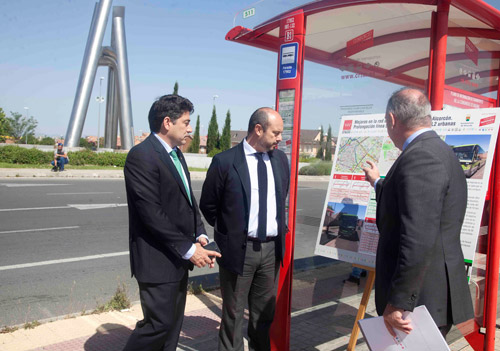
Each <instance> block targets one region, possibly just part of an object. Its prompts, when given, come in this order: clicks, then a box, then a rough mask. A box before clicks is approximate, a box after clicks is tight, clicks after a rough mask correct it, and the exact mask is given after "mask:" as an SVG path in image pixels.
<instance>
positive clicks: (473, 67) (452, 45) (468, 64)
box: [446, 21, 500, 107]
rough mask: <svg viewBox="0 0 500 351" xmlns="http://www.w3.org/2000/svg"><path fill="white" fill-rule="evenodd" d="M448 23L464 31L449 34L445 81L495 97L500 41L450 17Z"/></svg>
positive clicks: (466, 89)
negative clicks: (455, 34) (466, 26)
mask: <svg viewBox="0 0 500 351" xmlns="http://www.w3.org/2000/svg"><path fill="white" fill-rule="evenodd" d="M449 26H450V27H457V28H459V29H460V30H461V31H462V33H463V34H462V35H461V36H448V45H447V59H446V84H447V85H449V86H451V87H454V88H458V89H461V90H464V91H467V92H471V93H476V94H479V95H484V96H487V97H491V98H494V99H496V89H497V87H498V69H499V64H500V61H499V59H498V58H494V55H495V54H497V55H498V53H499V52H500V41H499V40H492V39H487V38H481V37H480V36H479V35H478V34H477V33H476V32H474V30H471V29H468V28H464V27H461V26H460V25H459V24H458V23H454V22H452V21H450V23H449ZM490 89H493V91H492V92H489V90H490ZM472 107H483V106H472Z"/></svg>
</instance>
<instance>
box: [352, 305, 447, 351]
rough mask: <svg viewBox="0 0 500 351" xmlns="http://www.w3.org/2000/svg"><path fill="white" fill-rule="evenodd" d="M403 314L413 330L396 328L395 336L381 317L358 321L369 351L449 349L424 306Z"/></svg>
mask: <svg viewBox="0 0 500 351" xmlns="http://www.w3.org/2000/svg"><path fill="white" fill-rule="evenodd" d="M405 314H406V315H405V317H404V319H408V318H409V319H410V320H411V324H412V327H413V330H412V331H411V333H410V334H405V333H403V332H401V331H399V330H396V334H397V337H396V338H393V337H392V336H391V334H389V332H388V331H387V328H386V327H385V324H384V319H383V317H375V318H366V319H362V320H360V321H358V323H359V327H360V328H361V332H362V333H363V336H364V337H365V340H366V343H367V344H368V347H369V348H370V350H371V351H399V350H404V351H450V348H449V347H448V344H447V343H446V340H445V339H444V338H443V335H442V334H441V332H440V331H439V329H438V327H437V326H436V323H434V320H433V319H432V317H431V315H430V314H429V311H427V308H426V307H425V306H418V307H416V308H415V309H414V310H413V312H406V313H405Z"/></svg>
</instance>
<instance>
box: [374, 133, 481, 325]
mask: <svg viewBox="0 0 500 351" xmlns="http://www.w3.org/2000/svg"><path fill="white" fill-rule="evenodd" d="M376 193H377V227H378V230H379V232H380V238H379V243H378V249H377V260H376V278H375V302H376V307H377V312H378V314H379V315H382V314H383V312H384V309H385V307H386V305H387V304H388V303H390V304H391V305H393V306H395V307H398V308H402V309H404V310H408V311H412V310H413V308H414V307H416V306H419V305H425V306H426V307H427V309H428V310H429V312H430V314H431V315H432V317H433V318H434V320H435V322H436V324H437V325H438V326H443V325H447V324H452V323H453V324H457V323H460V322H463V321H465V320H468V319H470V318H472V317H473V310H472V302H471V298H470V293H469V289H468V285H467V280H466V273H465V266H464V257H463V253H462V249H461V246H460V230H461V227H462V223H463V220H464V215H465V209H466V206H467V183H466V180H465V176H464V173H463V170H462V168H461V166H460V164H459V162H458V160H457V158H456V156H455V154H454V153H453V151H452V149H451V148H450V146H448V145H447V144H446V143H445V142H443V141H442V140H441V138H439V136H438V135H437V134H436V133H435V132H434V131H428V132H425V133H423V134H421V135H419V136H418V137H417V138H416V139H415V140H413V141H412V142H411V143H410V144H409V145H408V147H407V148H406V149H405V150H404V152H403V153H402V154H401V155H400V156H399V158H398V159H397V160H396V162H395V163H394V165H393V166H392V168H391V169H390V170H389V172H388V174H387V176H386V178H385V179H384V180H381V181H379V182H378V184H377V189H376Z"/></svg>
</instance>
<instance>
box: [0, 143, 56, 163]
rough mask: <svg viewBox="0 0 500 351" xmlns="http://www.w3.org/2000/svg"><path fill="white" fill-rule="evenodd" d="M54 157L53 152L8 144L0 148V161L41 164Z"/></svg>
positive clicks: (48, 161)
mask: <svg viewBox="0 0 500 351" xmlns="http://www.w3.org/2000/svg"><path fill="white" fill-rule="evenodd" d="M53 159H54V153H53V152H50V151H49V152H46V151H41V150H38V149H25V148H22V147H19V146H14V145H8V146H4V147H1V148H0V162H6V163H13V164H16V163H17V164H34V165H42V164H47V163H50V161H52V160H53Z"/></svg>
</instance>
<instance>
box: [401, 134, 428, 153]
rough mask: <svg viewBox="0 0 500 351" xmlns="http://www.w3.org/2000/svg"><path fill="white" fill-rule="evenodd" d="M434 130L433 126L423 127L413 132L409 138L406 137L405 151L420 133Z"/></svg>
mask: <svg viewBox="0 0 500 351" xmlns="http://www.w3.org/2000/svg"><path fill="white" fill-rule="evenodd" d="M430 130H432V129H431V128H422V129H419V130H417V131H416V132H415V133H413V134H412V135H410V136H409V137H408V139H406V141H405V143H404V144H403V151H404V150H405V149H406V147H407V146H408V145H409V144H410V143H411V142H412V141H413V140H415V138H416V137H418V136H419V135H420V134H423V133H425V132H428V131H430Z"/></svg>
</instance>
